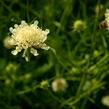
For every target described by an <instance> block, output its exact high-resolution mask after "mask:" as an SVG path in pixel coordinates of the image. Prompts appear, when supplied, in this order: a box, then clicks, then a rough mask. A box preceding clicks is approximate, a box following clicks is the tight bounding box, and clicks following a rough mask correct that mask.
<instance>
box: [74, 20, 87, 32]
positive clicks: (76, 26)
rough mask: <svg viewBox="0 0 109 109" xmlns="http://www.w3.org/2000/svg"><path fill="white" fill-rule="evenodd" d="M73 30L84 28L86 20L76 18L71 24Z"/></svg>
mask: <svg viewBox="0 0 109 109" xmlns="http://www.w3.org/2000/svg"><path fill="white" fill-rule="evenodd" d="M73 28H74V31H80V30H83V29H85V28H86V22H85V21H82V20H76V21H75V22H74V24H73Z"/></svg>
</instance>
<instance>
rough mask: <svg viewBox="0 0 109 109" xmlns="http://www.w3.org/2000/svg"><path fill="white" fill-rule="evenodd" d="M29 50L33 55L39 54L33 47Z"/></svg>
mask: <svg viewBox="0 0 109 109" xmlns="http://www.w3.org/2000/svg"><path fill="white" fill-rule="evenodd" d="M30 52H31V53H32V54H33V55H34V56H37V55H39V54H38V53H37V50H36V49H34V48H31V50H30Z"/></svg>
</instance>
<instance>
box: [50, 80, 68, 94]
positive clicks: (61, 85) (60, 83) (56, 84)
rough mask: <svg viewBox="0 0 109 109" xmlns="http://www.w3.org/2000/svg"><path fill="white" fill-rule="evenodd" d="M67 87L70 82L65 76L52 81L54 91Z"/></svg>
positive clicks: (63, 89)
mask: <svg viewBox="0 0 109 109" xmlns="http://www.w3.org/2000/svg"><path fill="white" fill-rule="evenodd" d="M67 87H68V84H67V81H66V80H65V79H64V78H58V79H55V80H54V81H53V82H52V89H53V91H54V92H60V91H65V90H66V88H67Z"/></svg>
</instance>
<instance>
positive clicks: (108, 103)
mask: <svg viewBox="0 0 109 109" xmlns="http://www.w3.org/2000/svg"><path fill="white" fill-rule="evenodd" d="M101 102H102V104H104V105H105V106H107V107H109V95H106V96H104V97H103V98H102V99H101Z"/></svg>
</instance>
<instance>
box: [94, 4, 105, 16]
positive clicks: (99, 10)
mask: <svg viewBox="0 0 109 109" xmlns="http://www.w3.org/2000/svg"><path fill="white" fill-rule="evenodd" d="M104 11H105V8H104V6H103V5H102V4H97V5H96V7H95V13H96V15H103V13H104Z"/></svg>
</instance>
